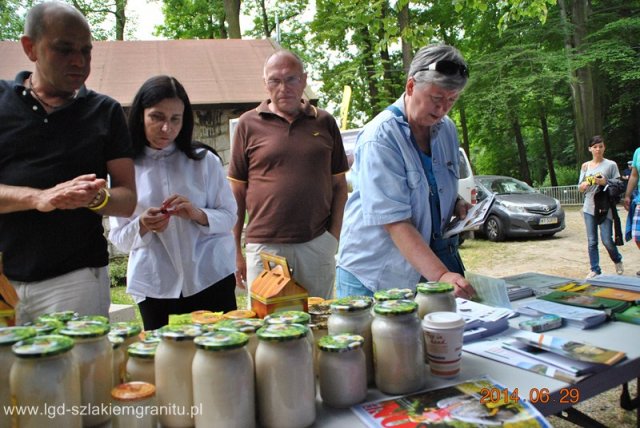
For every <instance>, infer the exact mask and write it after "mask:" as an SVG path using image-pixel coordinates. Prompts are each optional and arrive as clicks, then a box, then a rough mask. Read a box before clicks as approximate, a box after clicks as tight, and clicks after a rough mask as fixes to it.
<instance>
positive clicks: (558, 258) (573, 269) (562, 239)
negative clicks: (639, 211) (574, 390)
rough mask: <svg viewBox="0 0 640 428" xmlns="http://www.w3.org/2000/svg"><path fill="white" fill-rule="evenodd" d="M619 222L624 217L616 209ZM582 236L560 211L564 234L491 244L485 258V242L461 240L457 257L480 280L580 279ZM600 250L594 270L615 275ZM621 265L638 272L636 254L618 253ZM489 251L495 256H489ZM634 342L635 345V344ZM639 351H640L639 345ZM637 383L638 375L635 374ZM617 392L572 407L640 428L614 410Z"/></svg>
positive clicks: (627, 249)
mask: <svg viewBox="0 0 640 428" xmlns="http://www.w3.org/2000/svg"><path fill="white" fill-rule="evenodd" d="M619 214H620V217H621V220H622V222H623V227H624V222H625V221H626V218H627V213H626V211H624V209H622V208H620V209H619ZM586 242H587V238H586V234H585V229H584V222H583V220H582V215H581V212H580V210H579V209H578V208H573V207H570V208H567V209H566V229H565V230H563V231H562V232H560V233H558V234H556V235H555V236H554V237H552V238H549V239H526V240H523V239H518V240H511V241H508V242H504V243H491V250H490V252H491V254H490V255H487V254H485V256H483V255H482V254H478V253H486V252H487V250H486V247H487V245H486V244H487V241H483V240H467V241H465V243H464V244H463V246H462V249H461V255H462V259H463V261H464V262H465V265H466V268H467V269H468V270H470V271H472V272H477V273H480V274H484V275H489V276H495V277H502V276H507V275H514V274H517V273H524V272H540V273H547V274H551V275H559V276H566V277H570V278H584V277H585V275H586V274H587V273H588V272H589V259H588V256H587V248H586ZM599 247H600V264H601V266H602V270H603V273H605V274H615V268H614V266H613V263H612V262H611V261H610V259H609V257H608V254H607V253H606V251H605V250H604V248H603V247H602V245H600V246H599ZM478 250H480V251H478ZM619 250H620V252H621V253H622V256H623V261H624V264H625V269H626V270H625V275H634V276H635V274H636V271H638V270H640V250H638V248H637V247H636V246H635V245H633V244H632V243H626V244H625V245H624V246H622V247H619ZM494 251H495V252H494ZM635 340H637V339H635ZM639 346H640V345H639ZM638 376H639V377H640V373H638ZM621 390H622V388H621V387H617V388H613V389H611V390H609V391H606V392H604V393H602V394H600V395H598V396H596V397H593V398H591V399H589V400H586V401H583V402H581V403H579V404H578V405H576V406H575V408H576V409H578V410H579V411H581V412H583V413H586V414H588V415H589V416H590V417H592V418H594V419H596V420H597V421H599V422H601V423H602V424H604V425H605V426H607V427H616V428H625V427H636V426H640V423H639V422H638V419H637V413H636V412H635V411H627V410H624V409H622V408H621V407H620V405H619V402H620V393H621ZM630 391H631V395H632V397H636V396H637V391H638V389H637V381H634V382H632V383H630ZM548 419H549V422H550V423H551V424H553V426H554V427H559V428H564V427H575V426H577V425H575V424H573V423H571V422H567V421H565V420H563V419H561V418H559V417H555V416H550V417H549V418H548Z"/></svg>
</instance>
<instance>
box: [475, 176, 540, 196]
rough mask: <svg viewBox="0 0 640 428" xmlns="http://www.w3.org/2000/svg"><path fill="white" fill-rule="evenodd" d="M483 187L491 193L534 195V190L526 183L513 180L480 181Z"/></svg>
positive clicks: (494, 179)
mask: <svg viewBox="0 0 640 428" xmlns="http://www.w3.org/2000/svg"><path fill="white" fill-rule="evenodd" d="M480 182H481V183H482V185H483V186H484V187H486V188H487V189H489V190H490V191H491V192H493V193H497V194H506V193H535V190H534V189H533V188H532V187H530V186H529V185H528V184H527V183H525V182H523V181H520V180H516V179H514V178H491V179H480Z"/></svg>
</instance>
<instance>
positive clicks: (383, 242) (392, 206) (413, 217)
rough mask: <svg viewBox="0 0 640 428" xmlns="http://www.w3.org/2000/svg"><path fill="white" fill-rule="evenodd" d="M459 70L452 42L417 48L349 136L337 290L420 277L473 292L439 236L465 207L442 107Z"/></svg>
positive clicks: (455, 91) (451, 244)
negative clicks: (399, 88) (348, 187)
mask: <svg viewBox="0 0 640 428" xmlns="http://www.w3.org/2000/svg"><path fill="white" fill-rule="evenodd" d="M468 77H469V72H468V69H467V66H466V63H465V61H464V58H463V57H462V55H461V54H460V52H458V50H457V49H455V48H453V47H451V46H446V45H430V46H426V47H423V48H422V49H420V50H419V51H418V53H417V54H416V56H415V58H414V60H413V62H412V63H411V67H410V69H409V76H408V78H407V82H406V85H405V93H404V94H403V95H402V96H401V97H400V98H399V99H398V100H397V101H396V102H395V103H394V104H392V105H391V106H389V107H388V108H387V109H386V110H385V111H383V112H381V113H380V114H378V115H377V116H376V117H375V118H374V119H373V120H372V121H371V122H369V123H368V124H367V125H366V126H365V127H364V128H363V130H362V132H361V133H360V134H359V135H358V139H357V142H356V148H355V153H354V155H355V159H354V165H353V168H352V171H351V174H352V183H353V193H352V194H351V196H350V197H349V200H348V201H347V205H346V208H345V215H344V220H343V224H342V232H341V239H340V248H339V251H338V268H337V277H336V284H337V295H338V297H343V296H348V295H372V294H373V293H374V292H375V291H377V290H381V289H388V288H394V287H402V288H411V289H415V286H416V284H417V283H418V281H420V278H421V277H424V278H426V279H427V280H429V281H442V282H448V283H450V284H452V285H454V287H455V293H456V295H458V296H460V297H465V298H469V297H471V296H473V295H474V290H473V288H472V287H471V284H469V282H468V281H467V280H466V279H465V278H464V276H463V274H464V266H463V264H462V260H461V259H460V255H459V254H458V243H457V237H454V238H449V239H445V238H442V232H443V230H444V228H445V226H446V225H447V223H448V222H449V220H450V219H451V217H452V216H454V215H455V216H458V217H461V218H464V217H465V216H466V213H467V209H468V206H467V204H466V202H464V200H463V199H462V198H459V197H458V194H457V189H458V163H459V155H458V148H459V143H458V135H457V131H456V128H455V125H454V123H453V122H452V121H451V119H449V117H448V116H447V113H448V112H449V110H451V108H452V107H453V104H454V103H455V102H456V100H457V99H458V97H459V95H460V92H461V91H462V89H463V88H464V86H465V85H466V83H467V79H468Z"/></svg>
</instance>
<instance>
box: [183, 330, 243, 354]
mask: <svg viewBox="0 0 640 428" xmlns="http://www.w3.org/2000/svg"><path fill="white" fill-rule="evenodd" d="M194 342H195V344H196V348H198V349H204V350H207V351H225V350H228V349H236V348H241V347H243V346H244V345H246V344H247V342H249V336H247V335H246V334H244V333H241V332H239V331H224V330H220V331H215V332H211V333H207V334H206V336H198V337H196V338H195V340H194Z"/></svg>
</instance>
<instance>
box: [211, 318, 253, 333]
mask: <svg viewBox="0 0 640 428" xmlns="http://www.w3.org/2000/svg"><path fill="white" fill-rule="evenodd" d="M262 326H264V320H261V319H260V318H240V319H228V320H222V321H220V322H217V323H215V324H214V325H213V331H219V330H224V331H240V332H242V333H245V334H246V333H255V332H256V331H257V330H258V329H259V328H260V327H262Z"/></svg>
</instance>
